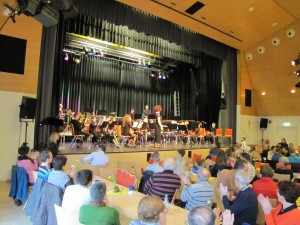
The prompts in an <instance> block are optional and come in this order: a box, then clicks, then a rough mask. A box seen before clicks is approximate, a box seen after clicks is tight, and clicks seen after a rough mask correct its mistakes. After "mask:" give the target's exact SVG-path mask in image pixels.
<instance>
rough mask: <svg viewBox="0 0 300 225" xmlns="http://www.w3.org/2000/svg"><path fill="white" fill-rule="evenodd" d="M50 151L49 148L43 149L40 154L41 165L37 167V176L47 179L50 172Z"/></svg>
mask: <svg viewBox="0 0 300 225" xmlns="http://www.w3.org/2000/svg"><path fill="white" fill-rule="evenodd" d="M52 157H53V156H52V153H51V152H50V151H49V150H43V151H42V152H41V154H40V160H41V165H40V166H39V169H38V177H40V178H42V179H44V180H48V176H49V173H50V171H51V170H50V163H51V162H52Z"/></svg>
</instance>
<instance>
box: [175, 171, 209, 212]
mask: <svg viewBox="0 0 300 225" xmlns="http://www.w3.org/2000/svg"><path fill="white" fill-rule="evenodd" d="M197 175H198V180H197V183H196V184H192V185H191V183H190V181H189V179H188V178H187V177H186V176H184V175H183V176H182V180H183V183H184V187H183V190H182V192H181V201H183V202H186V205H185V208H186V209H187V210H190V209H192V208H194V207H196V206H199V205H202V206H208V207H211V204H212V201H213V198H214V187H213V186H212V185H210V184H209V183H208V178H209V175H210V174H209V171H208V170H207V169H206V168H201V169H200V170H199V171H198V173H197Z"/></svg>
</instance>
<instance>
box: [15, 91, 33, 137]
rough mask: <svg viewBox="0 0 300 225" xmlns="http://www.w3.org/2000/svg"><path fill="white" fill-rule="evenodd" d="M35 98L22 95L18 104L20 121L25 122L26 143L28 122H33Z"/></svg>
mask: <svg viewBox="0 0 300 225" xmlns="http://www.w3.org/2000/svg"><path fill="white" fill-rule="evenodd" d="M36 106H37V99H36V98H30V97H26V96H23V98H22V103H21V105H20V120H19V121H20V123H22V122H25V143H27V127H28V122H33V120H34V118H35V113H36Z"/></svg>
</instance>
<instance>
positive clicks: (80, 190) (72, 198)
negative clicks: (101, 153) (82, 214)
mask: <svg viewBox="0 0 300 225" xmlns="http://www.w3.org/2000/svg"><path fill="white" fill-rule="evenodd" d="M92 179H93V172H92V171H91V170H79V171H77V173H76V174H75V179H74V182H75V185H69V186H68V187H67V188H66V190H65V193H64V198H63V201H62V207H63V208H66V209H72V210H78V211H79V209H80V207H81V206H83V205H88V204H90V203H91V201H92V199H91V196H90V186H91V184H92Z"/></svg>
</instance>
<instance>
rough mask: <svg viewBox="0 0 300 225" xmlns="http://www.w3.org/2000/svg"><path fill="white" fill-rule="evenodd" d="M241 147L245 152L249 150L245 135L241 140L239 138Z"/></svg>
mask: <svg viewBox="0 0 300 225" xmlns="http://www.w3.org/2000/svg"><path fill="white" fill-rule="evenodd" d="M241 149H242V151H243V152H245V153H249V151H250V146H249V145H247V142H246V138H245V137H243V138H242V140H241Z"/></svg>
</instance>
